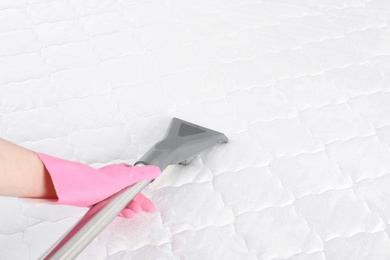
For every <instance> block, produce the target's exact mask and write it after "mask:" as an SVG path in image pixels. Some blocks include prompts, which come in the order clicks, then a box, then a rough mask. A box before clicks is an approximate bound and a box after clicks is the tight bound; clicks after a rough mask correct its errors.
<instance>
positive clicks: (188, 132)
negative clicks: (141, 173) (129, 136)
mask: <svg viewBox="0 0 390 260" xmlns="http://www.w3.org/2000/svg"><path fill="white" fill-rule="evenodd" d="M228 141H229V139H228V138H227V137H226V136H225V135H224V134H222V133H220V132H217V131H214V130H211V129H208V128H205V127H202V126H199V125H195V124H193V123H190V122H187V121H184V120H181V119H178V118H173V119H172V120H171V123H170V125H169V127H168V130H167V132H166V134H165V137H164V138H163V140H161V141H160V142H158V143H157V144H155V145H154V146H153V147H152V148H151V149H150V150H149V151H148V152H147V153H146V154H145V155H144V156H143V157H142V158H141V159H140V160H139V161H138V162H137V163H136V165H137V164H146V165H148V164H151V165H155V166H158V167H160V169H161V170H163V169H165V168H166V167H167V166H168V165H170V164H178V163H179V164H183V165H187V164H188V163H189V162H191V161H192V160H193V159H194V158H195V157H196V156H197V155H198V154H199V153H201V152H202V151H203V150H206V149H207V148H210V147H212V146H214V145H217V144H219V143H226V142H228Z"/></svg>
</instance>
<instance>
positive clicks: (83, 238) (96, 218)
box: [44, 118, 228, 259]
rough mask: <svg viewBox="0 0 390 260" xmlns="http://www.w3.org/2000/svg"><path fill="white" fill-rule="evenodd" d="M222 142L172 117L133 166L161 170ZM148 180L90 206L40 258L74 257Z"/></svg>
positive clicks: (212, 133) (216, 135)
mask: <svg viewBox="0 0 390 260" xmlns="http://www.w3.org/2000/svg"><path fill="white" fill-rule="evenodd" d="M226 142H228V138H227V137H226V136H225V135H224V134H222V133H219V132H216V131H214V130H211V129H207V128H204V127H201V126H198V125H195V124H192V123H189V122H186V121H184V120H181V119H178V118H173V119H172V120H171V123H170V125H169V127H168V130H167V132H166V134H165V137H164V138H163V140H161V141H160V142H158V143H157V144H155V145H154V146H153V147H152V148H151V149H150V150H149V151H148V152H147V153H146V154H145V155H144V156H142V158H141V159H140V160H139V161H138V162H136V163H135V165H136V166H142V165H155V166H158V167H159V168H160V170H161V171H164V170H165V169H166V168H167V167H168V165H170V164H178V163H180V164H183V165H187V164H188V163H189V162H190V161H191V160H192V159H193V158H194V157H196V156H197V155H198V154H199V153H200V152H202V151H203V150H205V149H207V148H209V147H212V146H214V145H216V144H219V143H226ZM152 181H153V180H147V181H141V182H139V183H136V184H134V185H132V186H130V187H127V188H124V189H123V190H121V191H119V192H118V193H116V194H114V195H112V196H111V197H109V198H107V199H105V200H103V201H101V202H99V203H97V204H95V205H94V206H92V207H91V208H90V209H89V211H88V212H87V213H86V214H85V215H84V216H83V217H82V218H81V220H80V221H79V222H78V223H77V224H76V225H75V226H74V227H73V228H72V229H71V230H70V231H69V232H68V233H67V234H66V235H65V236H64V237H63V238H62V239H61V240H60V241H59V243H57V244H56V245H55V246H54V248H53V249H51V250H50V251H49V253H48V254H47V255H46V256H45V257H44V259H74V258H75V257H76V256H77V255H78V254H79V253H80V252H81V251H82V250H83V249H84V248H85V247H86V246H87V245H88V244H89V243H90V242H91V241H92V240H93V239H94V238H95V237H96V236H97V235H98V234H99V233H100V232H101V231H102V230H103V229H104V228H105V227H106V226H107V225H108V224H109V223H110V222H111V221H112V220H113V219H114V218H115V217H116V216H117V215H118V214H119V213H120V212H121V211H122V210H123V209H124V208H125V207H126V205H127V204H128V203H129V202H130V201H131V200H132V199H134V197H135V196H137V194H138V193H140V192H141V191H142V190H143V189H144V188H145V187H146V186H147V185H148V184H149V183H151V182H152Z"/></svg>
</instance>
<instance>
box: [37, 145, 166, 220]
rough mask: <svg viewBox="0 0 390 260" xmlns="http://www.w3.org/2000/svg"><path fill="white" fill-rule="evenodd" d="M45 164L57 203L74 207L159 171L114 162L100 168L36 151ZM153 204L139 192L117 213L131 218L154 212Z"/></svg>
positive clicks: (99, 199)
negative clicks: (141, 213) (146, 212)
mask: <svg viewBox="0 0 390 260" xmlns="http://www.w3.org/2000/svg"><path fill="white" fill-rule="evenodd" d="M36 154H37V155H38V157H39V159H40V160H41V161H42V162H43V164H44V165H45V167H46V169H47V171H48V173H49V175H50V177H51V180H52V182H53V185H54V189H55V191H56V194H57V198H58V200H57V203H58V204H66V205H73V206H81V207H89V206H92V205H94V204H96V203H98V202H100V201H102V200H104V199H106V198H108V197H110V196H111V195H113V194H115V193H116V192H118V191H120V190H122V189H123V188H125V187H128V186H131V185H133V184H135V183H137V182H140V181H143V180H151V179H155V178H156V177H157V176H158V175H159V174H160V169H159V168H158V167H156V166H152V165H149V166H130V165H128V164H124V163H123V164H113V165H108V166H105V167H102V168H100V169H95V168H92V167H90V166H88V165H85V164H82V163H78V162H72V161H67V160H62V159H59V158H55V157H52V156H49V155H46V154H42V153H36ZM153 209H154V205H153V202H151V201H150V200H149V199H148V198H146V197H145V196H144V195H142V194H141V193H140V194H138V195H137V196H136V197H135V198H134V199H133V200H132V201H131V202H130V203H129V204H128V205H127V207H126V208H125V209H124V210H122V212H121V213H120V214H119V216H121V217H125V218H132V217H133V216H134V215H135V214H136V213H137V212H139V211H141V210H145V211H148V212H150V211H153Z"/></svg>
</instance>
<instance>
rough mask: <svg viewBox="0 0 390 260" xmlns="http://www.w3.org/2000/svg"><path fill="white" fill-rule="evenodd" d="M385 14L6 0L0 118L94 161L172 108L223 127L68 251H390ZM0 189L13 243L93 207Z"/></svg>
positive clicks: (115, 154)
mask: <svg viewBox="0 0 390 260" xmlns="http://www.w3.org/2000/svg"><path fill="white" fill-rule="evenodd" d="M389 22H390V4H389V2H388V1H385V0H326V1H320V0H304V1H301V0H276V1H257V0H226V1H222V0H211V1H210V0H198V1H195V0H188V1H187V0H186V1H179V0H166V1H161V0H146V1H139V0H134V1H130V0H128V1H127V0H117V1H114V0H87V1H77V0H56V1H46V0H29V1H28V0H2V1H0V136H1V137H3V138H6V139H8V140H11V141H13V142H15V143H18V144H20V145H22V146H24V147H26V148H29V149H33V150H36V151H40V152H44V153H49V154H51V155H54V156H57V157H61V158H64V159H69V160H75V161H80V162H83V163H86V164H89V165H92V166H94V167H100V166H103V165H106V164H110V163H118V162H123V161H125V162H128V163H134V162H135V161H136V160H137V159H138V158H139V157H140V156H142V154H143V153H145V152H146V151H147V149H148V148H149V147H150V146H151V145H153V144H154V143H155V142H156V141H158V140H159V139H160V138H161V137H162V136H163V134H164V132H165V129H166V127H167V125H168V123H169V121H170V118H171V117H178V118H181V119H184V120H187V121H191V122H194V123H196V124H199V125H202V126H205V127H208V128H212V129H216V130H218V131H221V132H223V133H225V134H226V135H227V136H228V137H229V138H230V141H231V142H230V143H229V144H226V145H220V146H218V147H215V148H212V149H209V150H207V151H206V152H204V153H202V154H201V155H200V156H199V157H197V158H196V159H195V160H194V161H193V162H192V164H190V165H189V166H186V167H183V166H173V167H170V168H169V169H168V170H167V171H165V172H164V173H163V174H162V175H161V177H160V178H158V179H157V180H156V181H155V182H154V183H153V184H152V185H150V186H149V187H148V188H147V189H146V190H145V194H146V195H147V196H148V197H150V198H151V199H152V200H153V201H154V202H155V204H156V210H155V212H153V213H141V214H139V215H138V216H136V217H135V218H134V219H131V220H128V219H122V218H117V219H115V220H114V221H113V222H112V223H111V224H110V225H109V226H108V227H107V228H106V229H105V230H104V231H103V232H102V233H101V234H100V235H99V236H98V237H97V238H96V239H95V240H94V241H93V242H92V243H91V244H90V245H89V246H88V247H87V248H86V249H85V250H84V251H83V252H82V253H81V254H80V255H79V257H78V259H290V260H293V259H294V260H296V259H390V240H389V235H390V225H389V224H390V174H389V173H390V26H389ZM0 206H1V214H0V223H1V224H0V259H18V260H19V259H40V258H41V257H42V254H43V253H44V252H45V251H46V250H47V249H48V248H50V247H51V246H52V245H53V243H54V242H55V241H56V240H57V239H58V238H59V237H61V236H62V235H63V234H64V232H66V231H67V230H68V229H69V228H70V227H71V226H72V225H74V224H75V223H76V222H77V221H78V220H79V219H80V218H81V217H82V215H83V214H84V213H85V212H86V210H87V209H85V208H77V207H71V206H59V205H47V204H37V203H31V202H28V201H25V200H21V199H17V198H7V197H1V198H0Z"/></svg>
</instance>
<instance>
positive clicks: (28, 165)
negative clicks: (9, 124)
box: [0, 138, 56, 198]
mask: <svg viewBox="0 0 390 260" xmlns="http://www.w3.org/2000/svg"><path fill="white" fill-rule="evenodd" d="M0 196H15V197H29V198H55V197H56V194H55V190H54V187H53V184H52V181H51V179H50V175H49V174H48V172H47V171H46V169H45V167H44V165H43V163H42V161H41V160H40V159H39V158H38V156H37V155H36V154H35V153H34V152H32V151H30V150H27V149H25V148H22V147H20V146H18V145H16V144H13V143H10V142H8V141H6V140H4V139H1V138H0Z"/></svg>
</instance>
